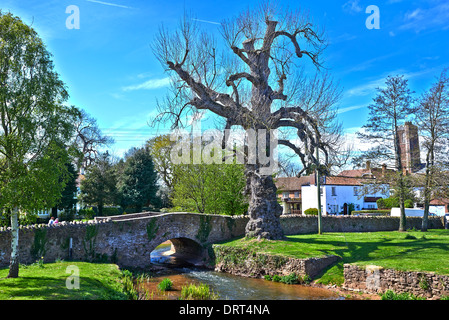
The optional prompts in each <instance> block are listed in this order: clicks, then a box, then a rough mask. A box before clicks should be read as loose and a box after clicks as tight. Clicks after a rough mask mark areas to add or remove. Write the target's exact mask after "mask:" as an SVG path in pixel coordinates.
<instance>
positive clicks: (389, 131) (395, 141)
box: [353, 75, 416, 231]
mask: <svg viewBox="0 0 449 320" xmlns="http://www.w3.org/2000/svg"><path fill="white" fill-rule="evenodd" d="M385 85H386V86H385V88H377V96H376V97H375V98H373V103H372V104H371V105H369V106H368V109H369V110H370V114H369V117H368V121H367V124H365V125H364V126H363V127H362V128H363V129H365V131H364V132H363V131H361V132H358V133H357V135H358V137H359V138H360V139H361V140H362V141H363V142H369V143H371V144H372V145H373V147H372V148H370V149H369V150H367V151H366V152H363V153H362V154H361V155H360V156H359V157H356V158H354V160H353V162H354V163H356V164H359V165H360V163H361V162H362V161H364V160H367V159H368V160H370V161H371V162H372V163H376V164H377V165H380V164H383V163H388V164H389V165H393V166H394V169H395V170H396V174H395V175H389V176H388V177H389V178H391V181H390V185H394V189H395V191H396V193H397V194H398V197H399V206H400V209H401V215H400V223H399V231H405V219H406V217H405V205H404V201H405V199H406V198H405V194H406V192H407V191H408V190H409V185H408V182H407V179H406V177H405V175H404V172H403V171H404V170H403V169H405V168H404V165H403V160H404V159H402V158H401V155H402V153H401V150H400V139H399V126H400V125H401V124H403V123H404V122H405V119H406V116H407V115H411V114H414V112H415V110H416V108H415V107H414V106H413V98H412V93H413V92H412V91H411V90H410V89H409V87H408V81H407V79H405V78H404V76H399V75H398V76H394V77H391V76H389V77H387V79H386V81H385ZM373 185H374V184H373Z"/></svg>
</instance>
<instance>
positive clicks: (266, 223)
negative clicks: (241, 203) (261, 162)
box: [245, 173, 284, 240]
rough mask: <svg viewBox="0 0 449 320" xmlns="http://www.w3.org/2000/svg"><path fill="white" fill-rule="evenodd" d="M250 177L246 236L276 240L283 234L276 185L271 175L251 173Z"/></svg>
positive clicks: (280, 208)
mask: <svg viewBox="0 0 449 320" xmlns="http://www.w3.org/2000/svg"><path fill="white" fill-rule="evenodd" d="M249 179H250V184H249V187H250V196H251V198H250V201H249V208H248V214H249V221H248V224H247V225H246V229H245V233H246V236H247V237H256V238H258V239H261V238H264V239H270V240H278V239H282V238H283V236H284V233H283V230H282V227H281V222H280V219H279V216H280V215H281V214H282V207H281V205H280V204H279V203H278V202H277V195H276V186H275V184H274V181H273V178H272V176H271V175H259V174H257V173H252V174H251V175H250V177H249Z"/></svg>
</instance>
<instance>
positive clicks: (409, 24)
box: [400, 1, 449, 32]
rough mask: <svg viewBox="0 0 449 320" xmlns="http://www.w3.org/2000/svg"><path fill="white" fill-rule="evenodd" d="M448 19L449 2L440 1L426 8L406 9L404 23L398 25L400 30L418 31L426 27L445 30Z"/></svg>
mask: <svg viewBox="0 0 449 320" xmlns="http://www.w3.org/2000/svg"><path fill="white" fill-rule="evenodd" d="M448 20H449V3H448V2H447V1H440V2H438V4H437V5H435V6H433V7H431V8H428V9H421V8H417V9H414V10H412V11H408V12H406V13H405V14H404V19H403V21H404V24H403V25H402V26H400V29H402V30H414V31H415V32H420V31H422V30H426V29H440V28H443V30H446V29H447V28H449V27H448V25H447V21H448Z"/></svg>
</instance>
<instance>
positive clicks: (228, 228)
mask: <svg viewBox="0 0 449 320" xmlns="http://www.w3.org/2000/svg"><path fill="white" fill-rule="evenodd" d="M246 222H247V219H246V218H241V217H235V218H233V217H229V216H220V215H201V214H188V213H168V214H160V215H158V216H147V215H142V217H139V216H133V218H131V219H120V220H117V221H110V220H108V219H99V220H92V221H89V222H88V223H84V222H83V223H80V222H76V223H60V224H58V225H57V226H50V227H48V226H46V225H34V226H30V227H21V228H20V231H19V257H20V263H23V264H28V263H33V262H35V261H36V260H37V259H40V258H41V257H44V261H45V262H47V261H54V260H56V259H68V258H69V243H70V239H71V241H72V259H74V260H84V261H110V262H114V263H117V264H119V265H120V266H131V267H144V266H146V265H149V264H150V253H151V251H153V250H154V249H155V248H156V247H157V246H158V245H159V244H161V243H162V242H164V241H167V240H171V239H176V240H175V241H174V242H175V243H176V244H175V249H176V252H177V253H181V254H182V253H183V251H185V252H187V253H192V250H191V249H192V246H191V245H189V244H192V242H194V243H197V244H199V245H201V246H202V247H204V245H205V244H207V243H215V242H218V241H223V240H226V239H230V238H233V237H237V236H241V235H242V234H244V232H245V226H246ZM10 252H11V232H10V231H9V230H5V229H2V230H1V231H0V266H2V267H4V266H7V265H9V259H10ZM201 254H202V255H203V254H205V252H202V253H201Z"/></svg>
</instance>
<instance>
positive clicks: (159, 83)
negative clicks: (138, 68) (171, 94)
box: [122, 77, 170, 91]
mask: <svg viewBox="0 0 449 320" xmlns="http://www.w3.org/2000/svg"><path fill="white" fill-rule="evenodd" d="M169 84H170V78H168V77H167V78H162V79H150V80H147V81H145V82H143V83H140V84H136V85H132V86H126V87H123V88H122V90H123V91H134V90H153V89H158V88H162V87H165V86H168V85H169Z"/></svg>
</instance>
